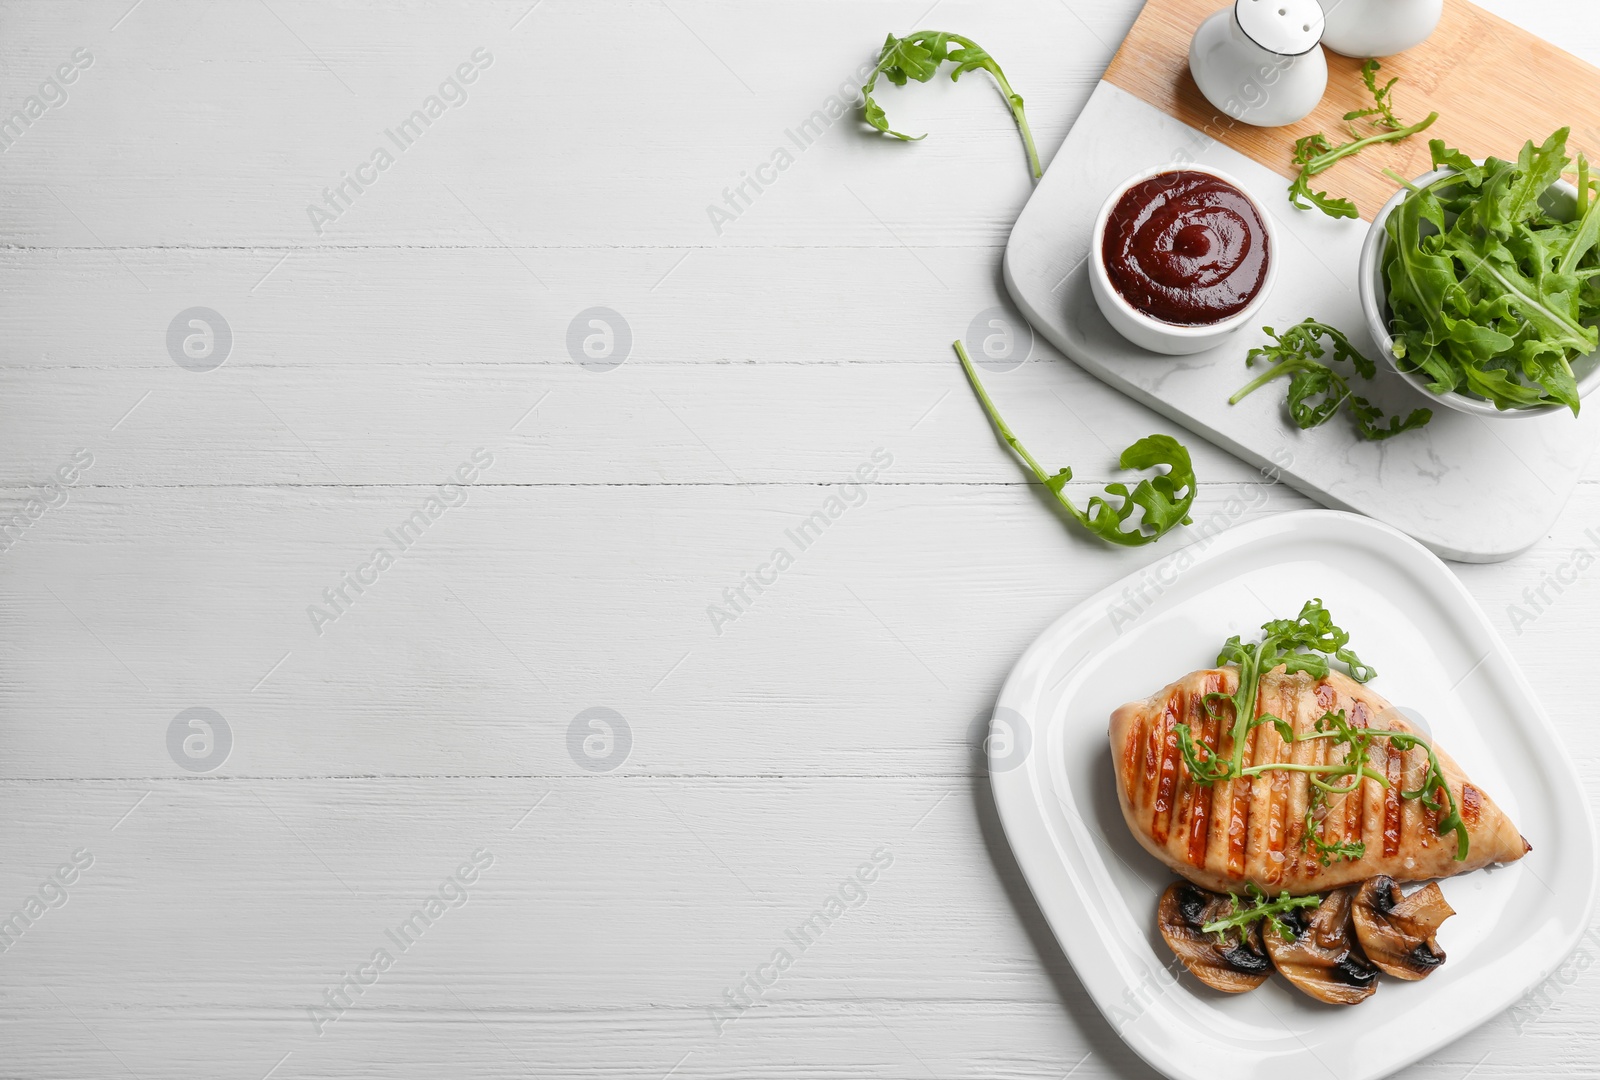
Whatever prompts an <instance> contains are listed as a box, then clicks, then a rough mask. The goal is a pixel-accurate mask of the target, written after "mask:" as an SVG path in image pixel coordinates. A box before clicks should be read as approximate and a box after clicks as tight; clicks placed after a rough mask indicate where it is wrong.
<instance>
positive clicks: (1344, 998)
mask: <svg viewBox="0 0 1600 1080" xmlns="http://www.w3.org/2000/svg"><path fill="white" fill-rule="evenodd" d="M1354 895H1355V888H1354V887H1353V886H1352V887H1347V888H1343V889H1335V890H1334V891H1333V892H1331V893H1329V894H1328V895H1327V896H1326V897H1324V898H1323V901H1322V903H1321V904H1319V905H1317V907H1316V908H1315V910H1298V911H1290V912H1287V913H1285V914H1283V915H1280V916H1279V919H1281V920H1282V922H1283V924H1284V925H1285V926H1286V927H1288V928H1289V930H1291V931H1292V932H1293V933H1294V940H1293V941H1285V940H1284V939H1283V935H1282V934H1280V933H1279V932H1278V930H1277V929H1276V928H1275V927H1273V926H1271V925H1268V926H1264V927H1262V930H1261V935H1262V939H1263V940H1264V941H1265V942H1266V946H1267V955H1268V956H1270V957H1272V963H1273V964H1274V965H1275V966H1276V967H1277V969H1278V970H1279V971H1280V972H1282V973H1283V977H1284V978H1286V979H1288V980H1289V981H1290V982H1292V983H1294V984H1295V986H1297V987H1299V988H1300V989H1301V990H1303V991H1305V992H1306V993H1307V994H1310V995H1311V996H1312V997H1314V998H1316V999H1317V1000H1318V1001H1326V1002H1328V1003H1329V1004H1330V1005H1354V1004H1356V1003H1358V1002H1361V1001H1365V1000H1366V999H1367V998H1369V997H1371V996H1372V995H1373V994H1374V993H1376V992H1377V989H1378V969H1377V968H1375V967H1373V966H1372V965H1371V964H1370V963H1368V962H1367V958H1366V956H1364V955H1363V954H1362V952H1361V946H1360V944H1359V943H1358V942H1357V941H1356V934H1355V927H1354V926H1353V925H1352V922H1351V918H1350V908H1351V901H1352V899H1353V897H1354Z"/></svg>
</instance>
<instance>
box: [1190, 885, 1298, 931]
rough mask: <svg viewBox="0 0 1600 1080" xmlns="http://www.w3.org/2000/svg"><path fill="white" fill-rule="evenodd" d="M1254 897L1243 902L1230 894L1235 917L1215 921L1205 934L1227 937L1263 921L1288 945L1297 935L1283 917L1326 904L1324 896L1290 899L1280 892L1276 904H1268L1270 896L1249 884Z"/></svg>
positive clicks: (1205, 929)
mask: <svg viewBox="0 0 1600 1080" xmlns="http://www.w3.org/2000/svg"><path fill="white" fill-rule="evenodd" d="M1245 885H1246V886H1247V887H1248V889H1249V892H1250V895H1249V896H1248V897H1247V898H1246V900H1245V901H1241V900H1240V899H1239V897H1238V895H1237V894H1235V893H1229V894H1228V899H1229V900H1232V901H1233V914H1231V915H1224V916H1223V917H1222V918H1220V919H1212V920H1211V921H1210V922H1208V923H1206V924H1205V925H1204V926H1202V927H1201V928H1200V932H1201V933H1202V934H1224V933H1226V932H1227V931H1229V930H1233V929H1239V930H1242V929H1244V928H1245V927H1246V926H1249V925H1250V924H1251V923H1253V922H1257V921H1259V920H1261V919H1266V920H1267V925H1268V926H1269V927H1270V928H1271V929H1272V930H1274V931H1276V932H1277V934H1278V936H1279V937H1281V938H1283V940H1284V941H1286V942H1287V941H1293V940H1294V931H1293V930H1291V929H1289V927H1288V924H1286V923H1285V922H1284V921H1283V915H1285V914H1286V913H1288V912H1290V911H1296V910H1298V909H1300V908H1314V907H1317V906H1318V905H1320V904H1321V903H1322V897H1320V896H1314V895H1313V896H1290V895H1289V894H1288V892H1280V893H1279V894H1278V898H1277V899H1276V900H1270V901H1269V900H1268V899H1267V894H1266V893H1264V892H1262V891H1261V890H1260V889H1258V888H1257V887H1256V885H1255V882H1253V881H1252V882H1246V883H1245Z"/></svg>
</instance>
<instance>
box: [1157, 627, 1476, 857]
mask: <svg viewBox="0 0 1600 1080" xmlns="http://www.w3.org/2000/svg"><path fill="white" fill-rule="evenodd" d="M1261 629H1262V632H1263V637H1262V640H1261V641H1260V642H1259V643H1256V644H1245V643H1243V642H1241V641H1240V639H1239V636H1238V635H1237V634H1235V635H1234V636H1233V637H1231V638H1229V639H1228V641H1227V643H1226V644H1224V645H1223V647H1222V652H1221V653H1220V654H1219V655H1218V656H1217V663H1218V664H1219V665H1220V664H1234V665H1237V667H1238V669H1239V685H1238V688H1237V689H1236V690H1235V691H1234V693H1232V694H1231V695H1230V694H1222V693H1210V694H1207V695H1206V696H1205V698H1204V700H1203V704H1204V707H1205V710H1206V713H1207V714H1208V715H1209V716H1210V717H1212V718H1214V719H1217V720H1218V721H1219V723H1221V722H1226V720H1227V713H1228V711H1231V713H1232V718H1233V726H1232V729H1231V735H1232V753H1231V754H1230V755H1229V756H1228V757H1223V756H1221V755H1220V754H1218V753H1217V752H1216V751H1215V750H1214V749H1213V748H1212V747H1211V746H1210V745H1209V744H1207V743H1204V742H1199V741H1196V739H1195V738H1194V734H1193V732H1192V731H1191V730H1190V727H1189V725H1188V724H1174V725H1173V730H1174V733H1175V734H1176V735H1177V738H1178V750H1179V753H1180V755H1181V756H1182V757H1183V762H1184V767H1185V768H1187V769H1188V770H1189V775H1190V776H1191V777H1193V778H1194V781H1195V783H1197V784H1205V785H1210V784H1215V783H1219V782H1222V781H1225V780H1232V779H1236V778H1242V777H1255V776H1261V775H1263V774H1265V773H1269V772H1299V773H1305V774H1307V779H1308V780H1309V782H1310V784H1311V790H1312V801H1311V803H1310V804H1309V805H1308V806H1307V808H1306V825H1307V828H1306V835H1307V836H1308V837H1314V832H1313V829H1312V826H1313V824H1314V823H1315V816H1314V815H1315V809H1316V805H1317V799H1318V798H1319V797H1326V796H1328V795H1352V794H1354V793H1355V792H1356V791H1357V790H1358V789H1359V788H1360V786H1361V782H1362V781H1363V780H1371V781H1373V782H1374V783H1376V784H1378V786H1380V787H1382V788H1384V789H1386V790H1387V789H1388V788H1389V786H1390V784H1389V779H1388V777H1387V776H1385V775H1384V774H1383V773H1380V772H1379V771H1377V770H1376V769H1375V768H1373V767H1372V764H1371V758H1370V756H1369V751H1370V750H1371V747H1372V744H1373V740H1374V739H1388V740H1389V745H1390V746H1392V747H1393V748H1395V749H1397V750H1399V751H1400V752H1401V753H1405V752H1406V751H1409V750H1412V749H1416V748H1421V749H1422V750H1423V751H1424V752H1425V753H1426V754H1427V755H1428V770H1427V772H1426V773H1425V774H1424V775H1423V778H1422V783H1421V786H1419V787H1418V788H1417V789H1416V790H1415V791H1402V792H1401V793H1400V797H1401V798H1403V799H1421V800H1422V805H1423V806H1425V807H1427V808H1428V809H1429V810H1431V811H1433V812H1434V813H1436V814H1438V815H1439V824H1438V829H1437V832H1438V834H1439V835H1440V836H1443V835H1445V834H1446V833H1449V832H1454V833H1455V834H1456V858H1457V859H1465V858H1466V857H1467V852H1468V850H1469V847H1470V843H1471V841H1470V838H1469V836H1468V835H1467V826H1466V822H1464V821H1463V820H1462V818H1461V813H1460V809H1459V807H1458V806H1457V804H1456V796H1455V792H1454V791H1452V790H1451V789H1450V785H1449V783H1448V782H1446V780H1445V776H1444V769H1443V768H1442V767H1441V766H1440V764H1439V756H1438V754H1437V753H1435V752H1434V749H1433V747H1432V746H1431V745H1430V744H1429V743H1428V742H1427V741H1426V740H1425V739H1423V738H1422V737H1421V736H1420V735H1417V734H1415V733H1413V732H1408V731H1391V730H1388V729H1385V728H1368V727H1362V728H1358V727H1354V726H1352V725H1351V723H1350V722H1349V720H1347V719H1346V718H1345V715H1344V712H1343V710H1341V711H1339V712H1325V713H1323V715H1322V716H1320V717H1318V719H1317V720H1316V722H1315V723H1314V724H1313V725H1312V728H1311V730H1310V731H1307V732H1306V733H1304V734H1297V733H1296V732H1295V730H1294V727H1293V725H1291V724H1289V723H1288V722H1287V721H1285V720H1283V719H1282V718H1280V717H1277V716H1273V715H1272V714H1271V713H1260V714H1259V715H1258V714H1257V711H1256V710H1257V707H1258V698H1259V694H1260V686H1261V676H1262V675H1264V674H1265V673H1267V672H1269V671H1273V670H1275V669H1276V668H1279V667H1282V668H1283V669H1284V672H1285V673H1286V674H1290V675H1293V674H1295V673H1297V672H1305V673H1306V674H1308V675H1310V676H1311V677H1312V678H1314V679H1322V678H1326V677H1327V675H1328V671H1329V669H1330V663H1329V660H1330V658H1331V659H1332V660H1335V661H1338V662H1339V663H1340V664H1342V665H1343V666H1344V668H1345V670H1346V672H1348V674H1349V675H1350V677H1351V678H1352V679H1354V680H1355V681H1356V682H1360V683H1364V682H1368V681H1369V680H1371V679H1372V678H1373V677H1374V676H1375V675H1377V671H1376V670H1375V669H1374V668H1373V667H1372V666H1371V665H1369V664H1366V663H1363V662H1362V660H1361V658H1360V657H1358V656H1357V655H1356V654H1355V651H1354V650H1352V649H1351V648H1350V634H1349V633H1348V632H1347V631H1345V630H1344V629H1342V628H1340V627H1338V626H1336V625H1334V623H1333V616H1332V615H1330V614H1329V613H1328V610H1327V609H1326V608H1324V607H1323V606H1322V601H1321V600H1318V599H1312V600H1307V601H1306V603H1305V605H1304V606H1303V607H1302V608H1301V609H1300V614H1299V616H1297V617H1296V618H1294V619H1272V620H1269V621H1267V622H1265V623H1262V624H1261ZM1263 724H1271V725H1273V726H1274V727H1275V728H1276V729H1277V731H1278V735H1279V736H1280V737H1281V738H1282V739H1283V741H1284V742H1285V743H1300V742H1311V741H1314V740H1318V739H1327V740H1329V742H1330V746H1331V747H1343V754H1342V756H1341V758H1340V759H1339V760H1338V761H1328V762H1327V763H1326V764H1322V765H1312V764H1300V763H1297V762H1292V761H1275V762H1267V763H1265V764H1261V765H1250V766H1246V765H1245V764H1244V749H1245V745H1246V744H1247V742H1248V741H1249V740H1248V737H1249V734H1250V732H1252V731H1254V730H1255V729H1256V728H1258V727H1260V726H1261V725H1263ZM1329 756H1330V757H1331V756H1332V755H1331V753H1330V755H1329ZM1313 842H1314V843H1315V844H1316V845H1317V849H1318V854H1319V857H1321V858H1322V862H1323V865H1324V866H1327V865H1329V863H1330V862H1331V861H1332V860H1333V858H1347V859H1351V860H1355V859H1359V858H1361V857H1362V856H1363V855H1365V854H1366V847H1365V845H1364V844H1360V843H1359V842H1358V841H1357V842H1345V843H1337V844H1328V843H1326V842H1324V841H1322V840H1321V839H1320V838H1314V840H1313ZM1302 843H1304V841H1303V842H1302Z"/></svg>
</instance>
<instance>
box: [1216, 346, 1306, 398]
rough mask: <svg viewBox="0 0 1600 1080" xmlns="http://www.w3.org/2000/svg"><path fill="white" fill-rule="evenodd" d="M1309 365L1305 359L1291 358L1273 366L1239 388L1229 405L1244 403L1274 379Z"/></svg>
mask: <svg viewBox="0 0 1600 1080" xmlns="http://www.w3.org/2000/svg"><path fill="white" fill-rule="evenodd" d="M1307 364H1308V362H1307V361H1306V360H1305V358H1303V357H1291V358H1289V359H1288V360H1283V361H1280V362H1279V363H1276V364H1273V365H1272V366H1271V367H1269V368H1267V370H1265V371H1263V372H1262V373H1261V374H1260V375H1257V376H1256V377H1255V378H1253V379H1251V380H1250V381H1249V382H1247V383H1245V384H1244V385H1243V386H1241V387H1239V389H1238V390H1237V391H1236V392H1235V393H1234V395H1233V396H1232V397H1231V398H1229V399H1228V404H1229V405H1237V404H1239V402H1241V401H1243V400H1244V399H1245V398H1247V397H1249V396H1250V395H1251V394H1253V393H1255V392H1256V391H1257V390H1259V389H1261V388H1262V387H1263V386H1265V385H1267V384H1268V383H1269V382H1271V381H1272V380H1273V379H1276V378H1278V377H1279V376H1280V375H1292V374H1294V372H1295V371H1297V370H1300V369H1303V368H1305V367H1307Z"/></svg>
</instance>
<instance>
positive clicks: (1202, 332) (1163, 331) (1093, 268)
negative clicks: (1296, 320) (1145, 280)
mask: <svg viewBox="0 0 1600 1080" xmlns="http://www.w3.org/2000/svg"><path fill="white" fill-rule="evenodd" d="M1169 172H1198V173H1205V174H1206V175H1207V176H1215V177H1216V178H1217V179H1218V180H1223V181H1226V182H1227V183H1229V184H1232V185H1233V186H1234V187H1236V188H1238V189H1239V190H1240V191H1241V192H1243V193H1244V196H1245V198H1247V199H1249V200H1250V203H1251V205H1253V206H1254V207H1255V208H1256V217H1258V218H1259V219H1260V220H1261V227H1262V228H1263V229H1264V230H1265V231H1266V236H1267V277H1266V280H1265V281H1263V282H1262V283H1261V290H1260V291H1259V292H1257V293H1256V295H1255V296H1254V298H1252V299H1251V301H1250V302H1249V303H1248V304H1246V305H1245V306H1244V307H1243V308H1242V309H1241V310H1239V311H1238V312H1236V313H1235V314H1233V315H1230V316H1228V317H1227V318H1226V319H1223V320H1221V321H1220V322H1214V323H1205V324H1203V325H1197V326H1190V325H1186V324H1183V323H1170V322H1166V321H1165V320H1162V319H1158V318H1156V317H1155V316H1153V315H1146V314H1145V313H1144V312H1142V311H1140V310H1139V309H1138V308H1136V307H1134V306H1133V305H1132V304H1130V303H1128V301H1126V300H1124V299H1123V297H1122V294H1121V293H1120V292H1118V291H1117V287H1116V286H1115V285H1113V284H1112V283H1111V277H1110V275H1108V274H1107V273H1106V266H1105V253H1104V249H1105V240H1106V222H1107V221H1108V220H1109V219H1110V217H1111V211H1112V209H1113V208H1115V207H1116V205H1117V201H1118V200H1119V199H1121V198H1122V196H1123V195H1124V194H1126V193H1127V191H1128V189H1129V188H1131V187H1133V186H1134V185H1135V184H1140V183H1143V182H1144V181H1146V180H1148V179H1150V178H1151V177H1152V176H1160V175H1161V174H1162V173H1169ZM1089 245H1090V248H1089V265H1090V270H1089V291H1090V292H1092V293H1093V294H1094V302H1095V304H1096V305H1098V306H1099V308H1100V313H1101V314H1103V315H1104V316H1105V317H1106V321H1107V322H1108V323H1110V324H1111V327H1112V329H1114V330H1115V331H1116V332H1117V333H1119V334H1121V335H1122V336H1123V337H1125V338H1127V339H1128V340H1129V341H1131V342H1133V343H1134V344H1135V345H1137V346H1139V347H1140V348H1141V349H1148V350H1150V351H1151V352H1157V353H1164V354H1166V355H1168V356H1186V355H1188V354H1189V353H1197V352H1204V351H1205V350H1206V349H1209V348H1212V347H1213V346H1216V345H1220V344H1222V342H1223V341H1225V340H1227V338H1228V337H1229V336H1231V335H1232V334H1233V333H1235V332H1236V331H1238V330H1239V329H1241V328H1242V327H1243V326H1245V325H1246V324H1247V323H1251V322H1253V321H1254V320H1255V318H1256V314H1257V313H1258V312H1259V311H1260V310H1261V307H1262V305H1263V304H1265V303H1266V301H1267V296H1268V294H1270V293H1271V292H1272V286H1273V283H1274V282H1276V281H1277V280H1278V259H1279V258H1280V257H1281V249H1280V248H1279V246H1278V234H1277V233H1276V231H1274V229H1273V225H1272V218H1271V216H1270V215H1268V214H1267V213H1266V211H1264V210H1262V209H1261V204H1260V203H1259V202H1257V201H1256V199H1255V197H1254V196H1252V195H1251V194H1250V193H1249V191H1248V190H1247V189H1246V188H1245V186H1244V185H1243V184H1242V183H1240V182H1239V181H1238V180H1237V179H1236V178H1234V177H1232V176H1229V175H1228V174H1227V173H1225V172H1223V171H1222V170H1221V169H1213V168H1211V167H1210V166H1209V165H1195V164H1189V165H1157V166H1155V167H1154V168H1150V169H1145V170H1144V171H1142V172H1137V173H1135V174H1133V175H1132V176H1130V177H1128V179H1126V180H1124V181H1123V182H1122V183H1121V184H1118V185H1117V188H1116V190H1115V191H1113V192H1112V193H1111V194H1110V196H1108V197H1107V199H1106V201H1105V205H1103V206H1102V207H1100V216H1099V217H1097V218H1095V220H1094V232H1093V233H1092V234H1091V235H1090V238H1089Z"/></svg>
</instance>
